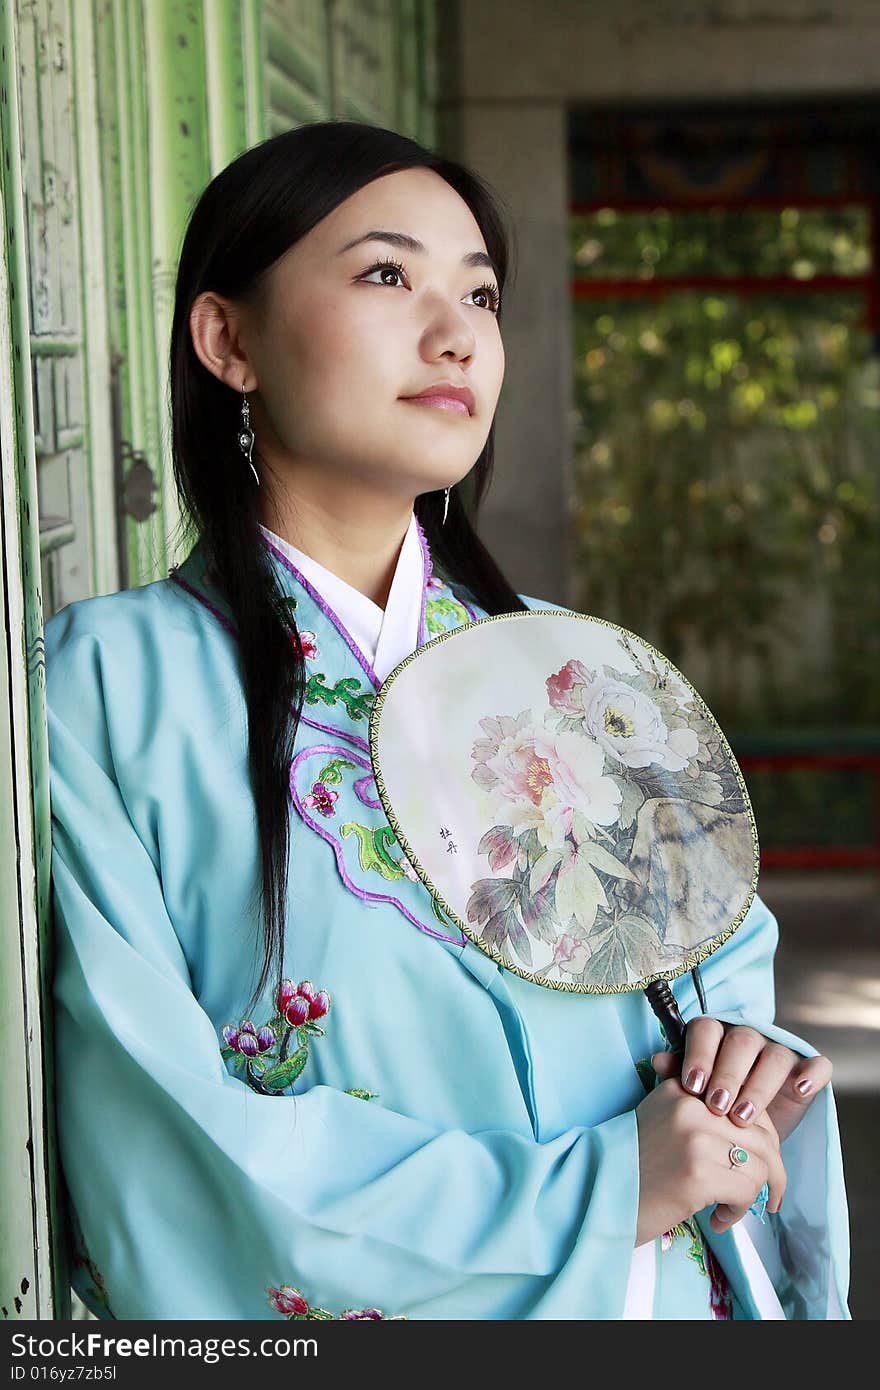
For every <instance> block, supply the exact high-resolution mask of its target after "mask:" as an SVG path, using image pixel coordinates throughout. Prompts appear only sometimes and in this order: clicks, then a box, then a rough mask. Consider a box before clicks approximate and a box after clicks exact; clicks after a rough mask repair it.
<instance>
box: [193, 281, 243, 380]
mask: <svg viewBox="0 0 880 1390" xmlns="http://www.w3.org/2000/svg"><path fill="white" fill-rule="evenodd" d="M242 326H243V325H242V311H241V308H240V306H239V305H237V304H235V303H233V301H232V300H230V299H226V298H225V297H224V296H223V295H219V294H215V293H214V292H213V290H205V291H204V292H203V293H202V294H200V295H199V296H198V297H197V298H196V300H195V301H194V303H193V306H192V308H191V309H190V314H189V331H190V335H191V337H192V344H193V350H194V352H195V354H196V356H197V357H198V359H199V361H200V362H201V364H202V366H203V367H206V368H207V369H208V371H209V372H212V373H213V375H214V376H216V377H217V378H218V379H219V380H220V381H222V382H225V384H226V385H227V386H230V387H231V388H232V390H233V391H238V392H241V391H255V390H256V389H257V379H256V375H255V373H254V370H253V368H252V366H251V363H250V359H249V357H248V354H247V352H246V350H245V348H244V345H243V343H242V341H241V329H242Z"/></svg>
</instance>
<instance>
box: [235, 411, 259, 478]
mask: <svg viewBox="0 0 880 1390" xmlns="http://www.w3.org/2000/svg"><path fill="white" fill-rule="evenodd" d="M241 394H242V397H243V399H242V404H241V429H240V430H239V432H238V447H239V449H241V452H242V453H243V454H244V456H245V458H246V459H247V461H248V463H249V464H250V466H251V472H252V473H253V475H254V477H255V478H256V480H257V487H259V486H260V475H259V473H258V472H257V470H256V468H254V461H253V459H252V458H251V452H252V450H253V447H254V432H253V430H252V429H251V406H250V401H249V400H248V398H247V394H246V392H245V389H244V387H242V390H241Z"/></svg>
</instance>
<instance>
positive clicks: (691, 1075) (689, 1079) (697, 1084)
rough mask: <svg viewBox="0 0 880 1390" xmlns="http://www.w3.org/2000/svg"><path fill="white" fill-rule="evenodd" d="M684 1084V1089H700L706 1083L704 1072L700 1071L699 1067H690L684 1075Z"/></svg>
mask: <svg viewBox="0 0 880 1390" xmlns="http://www.w3.org/2000/svg"><path fill="white" fill-rule="evenodd" d="M684 1084H685V1088H686V1090H688V1091H695V1092H697V1091H702V1089H703V1087H704V1086H705V1084H706V1073H705V1072H704V1071H701V1070H700V1068H699V1067H691V1069H690V1071H689V1072H688V1074H687V1076H686V1077H685V1082H684Z"/></svg>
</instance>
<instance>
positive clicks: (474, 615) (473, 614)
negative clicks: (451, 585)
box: [453, 590, 477, 623]
mask: <svg viewBox="0 0 880 1390" xmlns="http://www.w3.org/2000/svg"><path fill="white" fill-rule="evenodd" d="M454 592H455V591H454V590H453V593H454ZM455 597H456V599H457V601H458V602H459V603H460V604H461V606H462V608H463V609H464V611H465V613H467V615H468V617H469V618H470V620H471V622H472V623H475V622H476V621H477V613H476V609H474V608H471V606H470V604H469V603H465V601H464V599H463V598H459V597H458V594H456V595H455Z"/></svg>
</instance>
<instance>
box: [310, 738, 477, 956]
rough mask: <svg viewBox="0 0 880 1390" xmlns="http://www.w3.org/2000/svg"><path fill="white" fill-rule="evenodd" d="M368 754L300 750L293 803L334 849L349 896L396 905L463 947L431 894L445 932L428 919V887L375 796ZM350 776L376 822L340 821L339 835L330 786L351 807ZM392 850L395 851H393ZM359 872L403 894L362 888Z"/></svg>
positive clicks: (429, 931) (329, 748)
mask: <svg viewBox="0 0 880 1390" xmlns="http://www.w3.org/2000/svg"><path fill="white" fill-rule="evenodd" d="M368 752H369V750H368V749H367V748H366V747H365V749H364V752H363V753H360V752H356V751H355V750H353V749H350V748H343V747H341V746H340V745H339V744H334V743H321V744H314V745H312V746H311V747H308V748H303V749H301V751H300V752H299V753H297V755H296V757H295V758H294V759H293V762H292V763H291V765H290V791H291V798H292V800H293V804H294V806H295V808H296V810H297V811H298V812H299V814H300V816H301V817H302V819H303V821H304V822H305V824H306V825H307V826H309V828H310V829H311V830H314V831H315V832H316V833H317V834H318V835H320V836H321V838H322V839H323V840H326V841H327V842H328V844H330V845H331V846H332V847H333V852H334V854H335V856H336V863H337V867H338V869H339V873H340V875H341V878H342V881H343V883H344V884H345V886H346V888H347V889H348V891H349V892H350V893H354V894H355V896H356V897H358V898H360V899H362V900H363V901H367V902H387V903H392V904H393V905H394V906H395V907H397V908H398V909H399V910H400V911H401V912H402V913H403V915H404V916H405V917H406V919H407V921H409V922H412V924H413V926H415V927H417V928H418V929H419V931H421V932H424V933H425V934H426V935H428V936H431V937H434V938H435V939H436V940H439V941H446V942H449V943H450V944H451V945H453V946H457V947H461V946H464V945H465V942H466V937H465V936H464V934H463V932H461V931H460V930H459V929H458V928H455V929H454V935H450V934H449V932H450V928H451V927H452V924H451V923H450V921H449V920H448V918H447V916H446V915H445V913H444V912H443V910H442V909H441V908H440V906H439V904H438V903H437V900H436V898H435V897H434V895H433V893H432V894H429V896H428V899H427V902H430V906H431V912H432V914H433V916H434V917H436V918H437V921H438V922H439V923H440V924H441V925H442V927H443V928H444V930H443V931H437V930H435V928H433V927H431V926H429V925H427V923H426V922H425V920H424V918H425V917H427V916H429V914H428V911H427V902H426V900H425V890H424V885H423V884H422V882H421V880H420V878H419V876H418V874H417V873H416V871H415V869H414V867H413V865H412V864H411V863H410V862H409V859H408V858H407V857H406V856H405V855H404V854H403V852H402V851H401V850H400V847H399V842H398V840H397V836H396V835H395V833H394V831H393V830H392V828H391V826H390V825H389V824H388V821H387V819H386V816H385V812H384V810H383V808H382V802H381V800H380V799H379V796H378V793H377V789H376V783H375V778H374V777H373V770H372V764H371V762H370V759H369V757H368V756H367V755H368ZM318 758H320V759H321V761H320V762H317V761H315V762H313V761H312V760H313V759H314V760H317V759H318ZM310 767H314V768H315V769H316V771H317V775H314V774H312V773H310V771H309V769H310ZM347 774H351V775H352V776H353V777H354V781H353V783H352V784H351V789H352V790H353V791H354V796H355V797H356V798H357V801H359V802H360V803H361V805H362V806H365V807H367V808H369V810H371V811H373V812H374V813H375V816H374V818H373V819H374V821H375V823H374V824H369V820H370V817H366V818H365V821H361V820H360V819H358V820H355V819H353V818H352V819H348V820H346V821H344V822H342V823H340V824H339V825H338V831H336V825H335V822H336V819H337V815H336V813H337V810H338V809H339V808H338V807H337V806H336V804H335V802H334V801H333V800H332V798H331V797H330V796H329V795H327V792H328V787H332V786H333V785H336V786H339V788H340V791H339V800H340V806H341V805H342V804H344V802H345V803H347V804H348V805H351V801H352V800H353V798H352V797H351V796H350V795H349V790H348V788H345V787H344V786H343V783H344V781H345V776H346V775H347ZM313 812H316V813H317V814H313ZM334 831H336V833H334ZM346 841H350V842H354V843H356V844H357V862H356V864H355V863H353V862H352V858H353V856H352V855H350V854H347V853H346V844H345V842H346ZM393 850H396V851H397V853H392V851H393ZM356 869H359V870H360V872H361V873H362V874H364V875H369V876H370V877H371V878H373V879H376V878H380V879H384V880H385V881H386V882H393V883H397V884H399V885H400V887H399V889H397V890H396V893H399V894H400V896H397V895H396V894H395V895H392V894H391V893H383V892H381V891H379V890H378V889H377V888H367V887H365V886H363V885H362V883H360V882H358V881H357V880H356V877H355V876H354V874H353V872H352V871H353V870H356Z"/></svg>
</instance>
